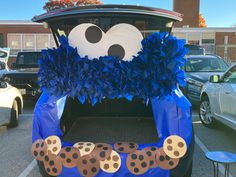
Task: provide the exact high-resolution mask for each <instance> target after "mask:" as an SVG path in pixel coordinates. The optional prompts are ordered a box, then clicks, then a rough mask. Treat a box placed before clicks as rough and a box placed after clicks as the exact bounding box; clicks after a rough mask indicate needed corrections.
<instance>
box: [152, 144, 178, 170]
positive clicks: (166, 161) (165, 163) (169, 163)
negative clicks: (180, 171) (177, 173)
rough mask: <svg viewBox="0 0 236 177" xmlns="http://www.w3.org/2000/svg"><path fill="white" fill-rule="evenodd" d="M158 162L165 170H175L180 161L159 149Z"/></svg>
mask: <svg viewBox="0 0 236 177" xmlns="http://www.w3.org/2000/svg"><path fill="white" fill-rule="evenodd" d="M156 161H157V163H158V164H159V166H160V167H161V168H162V169H164V170H171V169H174V168H175V167H176V166H177V165H178V164H179V159H172V158H170V157H169V156H168V155H167V154H166V153H165V152H164V150H163V148H160V149H158V152H157V153H156Z"/></svg>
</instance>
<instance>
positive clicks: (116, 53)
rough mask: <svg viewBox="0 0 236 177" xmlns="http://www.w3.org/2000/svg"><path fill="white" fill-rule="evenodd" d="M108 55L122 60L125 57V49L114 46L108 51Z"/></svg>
mask: <svg viewBox="0 0 236 177" xmlns="http://www.w3.org/2000/svg"><path fill="white" fill-rule="evenodd" d="M108 55H109V56H113V57H119V58H120V59H123V58H124V56H125V49H124V48H123V47H122V46H121V45H119V44H114V45H112V46H111V47H110V48H109V49H108Z"/></svg>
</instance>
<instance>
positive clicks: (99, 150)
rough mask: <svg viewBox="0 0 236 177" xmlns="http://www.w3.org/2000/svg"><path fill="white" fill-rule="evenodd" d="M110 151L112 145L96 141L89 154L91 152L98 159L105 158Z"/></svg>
mask: <svg viewBox="0 0 236 177" xmlns="http://www.w3.org/2000/svg"><path fill="white" fill-rule="evenodd" d="M111 152H112V146H111V145H110V144H106V143H96V144H95V148H94V150H93V151H92V153H91V154H93V155H94V156H95V157H96V159H98V160H105V159H107V158H108V157H109V156H110V155H111Z"/></svg>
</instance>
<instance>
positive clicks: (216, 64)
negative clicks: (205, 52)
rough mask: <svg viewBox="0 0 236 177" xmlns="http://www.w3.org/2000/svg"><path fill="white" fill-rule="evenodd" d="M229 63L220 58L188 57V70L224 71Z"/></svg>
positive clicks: (186, 69)
mask: <svg viewBox="0 0 236 177" xmlns="http://www.w3.org/2000/svg"><path fill="white" fill-rule="evenodd" d="M227 68H228V65H227V64H226V62H225V61H224V60H223V59H220V58H205V57H204V58H188V59H187V62H186V67H185V71H186V72H224V71H226V70H227Z"/></svg>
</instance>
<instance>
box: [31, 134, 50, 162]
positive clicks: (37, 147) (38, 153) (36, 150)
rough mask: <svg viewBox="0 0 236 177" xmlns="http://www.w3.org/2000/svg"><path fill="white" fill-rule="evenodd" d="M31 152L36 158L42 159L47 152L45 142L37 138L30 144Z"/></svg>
mask: <svg viewBox="0 0 236 177" xmlns="http://www.w3.org/2000/svg"><path fill="white" fill-rule="evenodd" d="M31 153H32V155H33V156H34V158H35V159H36V160H38V161H43V158H44V156H45V155H46V153H47V144H46V143H45V142H44V140H43V139H38V140H36V141H35V142H34V143H33V144H32V147H31Z"/></svg>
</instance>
